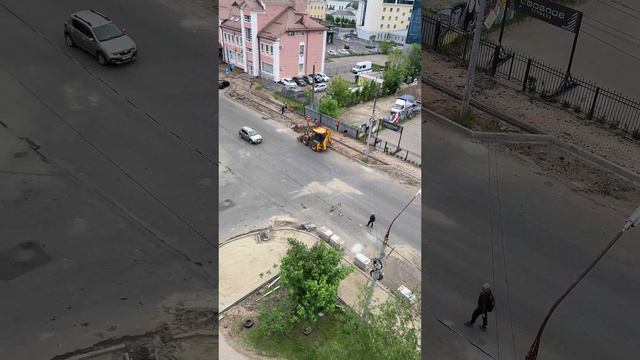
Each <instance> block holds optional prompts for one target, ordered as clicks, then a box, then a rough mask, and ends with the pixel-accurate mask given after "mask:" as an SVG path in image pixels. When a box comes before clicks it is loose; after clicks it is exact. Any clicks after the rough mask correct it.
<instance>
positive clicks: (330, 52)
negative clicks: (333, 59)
mask: <svg viewBox="0 0 640 360" xmlns="http://www.w3.org/2000/svg"><path fill="white" fill-rule="evenodd" d="M327 54H329V55H338V53H337V52H336V51H335V50H329V51H327Z"/></svg>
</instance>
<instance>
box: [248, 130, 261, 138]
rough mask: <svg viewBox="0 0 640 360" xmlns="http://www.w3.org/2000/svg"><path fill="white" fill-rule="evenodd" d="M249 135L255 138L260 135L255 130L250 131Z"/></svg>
mask: <svg viewBox="0 0 640 360" xmlns="http://www.w3.org/2000/svg"><path fill="white" fill-rule="evenodd" d="M247 134H249V136H251V137H254V136H257V135H258V133H257V132H255V131H253V130H249V131H247Z"/></svg>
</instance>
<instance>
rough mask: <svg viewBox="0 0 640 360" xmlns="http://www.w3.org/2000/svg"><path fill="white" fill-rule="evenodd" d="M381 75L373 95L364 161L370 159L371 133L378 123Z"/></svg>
mask: <svg viewBox="0 0 640 360" xmlns="http://www.w3.org/2000/svg"><path fill="white" fill-rule="evenodd" d="M379 77H380V74H379V73H378V75H376V80H375V82H376V93H375V95H374V97H373V111H372V112H371V118H370V119H369V123H368V126H369V128H368V129H367V147H366V148H365V149H364V161H368V160H369V144H370V143H371V133H372V132H373V125H374V124H375V123H376V102H377V101H378V91H379V88H378V78H379Z"/></svg>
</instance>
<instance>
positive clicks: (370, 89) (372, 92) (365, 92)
mask: <svg viewBox="0 0 640 360" xmlns="http://www.w3.org/2000/svg"><path fill="white" fill-rule="evenodd" d="M375 96H376V82H375V81H373V80H369V81H366V82H365V83H364V84H363V86H362V101H364V102H367V101H371V100H373V98H374V97H375Z"/></svg>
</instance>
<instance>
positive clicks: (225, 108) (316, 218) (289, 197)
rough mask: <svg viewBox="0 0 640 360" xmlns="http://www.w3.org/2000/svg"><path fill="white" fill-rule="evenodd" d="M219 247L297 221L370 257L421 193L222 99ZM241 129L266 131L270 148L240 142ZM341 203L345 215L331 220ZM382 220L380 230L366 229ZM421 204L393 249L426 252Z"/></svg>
mask: <svg viewBox="0 0 640 360" xmlns="http://www.w3.org/2000/svg"><path fill="white" fill-rule="evenodd" d="M219 98H220V118H221V120H220V138H219V144H220V155H219V158H220V163H221V167H220V180H219V181H220V193H219V198H220V201H221V203H220V218H219V223H220V240H221V241H222V240H224V239H226V238H228V237H230V236H232V235H234V234H240V233H244V232H246V231H248V230H250V229H252V228H257V227H260V226H264V225H265V224H267V223H268V221H269V219H270V218H271V217H273V216H283V215H284V216H291V217H294V218H296V219H298V220H300V221H312V222H314V223H315V224H317V225H318V227H320V226H323V225H326V226H327V227H329V228H330V229H332V230H333V231H334V232H335V233H336V234H338V235H339V236H340V237H342V239H343V240H345V241H346V244H345V245H346V246H347V247H348V248H350V249H353V250H360V249H362V250H361V251H362V252H364V253H365V254H369V255H373V254H375V253H376V251H377V250H376V246H377V244H376V243H377V241H376V237H377V238H382V237H383V236H384V232H385V231H386V227H387V225H388V224H389V222H390V221H391V219H392V218H393V217H394V216H395V215H396V214H397V213H398V212H399V211H400V210H401V209H402V207H403V206H404V205H405V204H406V203H407V202H408V201H409V200H410V199H411V197H412V196H413V195H414V194H415V193H416V191H417V188H416V187H412V186H408V185H405V184H400V183H399V182H397V181H396V180H394V179H392V178H390V177H388V176H387V175H385V174H381V173H378V172H377V171H374V170H371V169H369V168H367V167H366V166H363V165H361V164H359V163H357V162H355V161H354V160H351V159H349V158H347V157H344V156H343V155H341V154H339V153H336V152H333V151H329V152H326V153H316V152H313V151H312V150H311V149H310V148H307V147H304V146H303V145H302V144H301V143H299V142H298V141H297V140H296V134H295V133H294V132H293V131H291V130H290V129H288V128H287V127H286V126H284V125H283V124H281V123H279V122H276V121H274V120H264V119H263V118H262V117H261V116H260V115H259V114H258V113H256V112H254V111H253V110H250V109H248V108H246V107H245V106H243V105H240V104H238V103H236V102H234V101H232V100H230V99H228V98H226V97H225V96H224V95H222V94H221V95H220V96H219ZM241 126H250V127H252V128H253V129H255V130H257V131H258V132H260V133H261V134H262V135H263V137H264V142H263V143H261V144H259V145H251V144H249V143H247V142H246V141H244V140H241V139H240V138H239V136H238V130H239V129H240V127H241ZM337 203H341V204H342V212H343V216H338V215H333V214H330V213H329V210H330V207H331V206H332V205H334V204H337ZM372 211H373V212H375V214H376V223H375V226H374V229H373V230H369V229H367V228H366V227H364V225H366V223H367V221H368V219H369V214H370V213H371V212H372ZM419 231H420V212H419V207H418V205H417V202H416V203H415V204H412V206H410V207H409V208H407V210H406V211H405V212H404V213H403V214H402V216H401V217H400V218H398V220H397V221H396V223H395V224H394V226H393V229H392V231H391V237H390V242H391V244H392V245H393V244H405V245H410V246H412V247H414V248H415V249H417V250H418V251H419V250H420V243H421V242H420V232H419Z"/></svg>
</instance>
